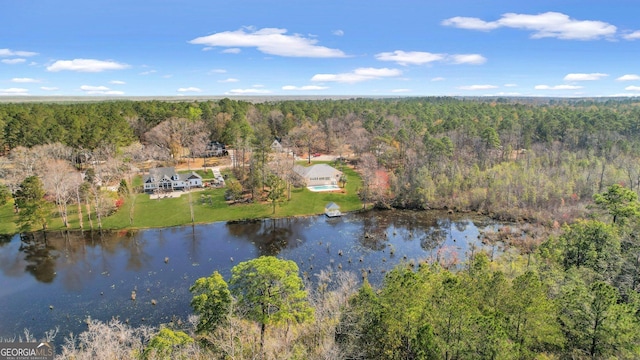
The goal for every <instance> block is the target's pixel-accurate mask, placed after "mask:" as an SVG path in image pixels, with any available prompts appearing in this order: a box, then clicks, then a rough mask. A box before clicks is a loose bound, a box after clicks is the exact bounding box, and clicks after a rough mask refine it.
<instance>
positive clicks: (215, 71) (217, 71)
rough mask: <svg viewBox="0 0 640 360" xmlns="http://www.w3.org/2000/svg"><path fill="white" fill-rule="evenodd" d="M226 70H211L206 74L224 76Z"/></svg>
mask: <svg viewBox="0 0 640 360" xmlns="http://www.w3.org/2000/svg"><path fill="white" fill-rule="evenodd" d="M226 73H227V70H225V69H213V70H211V71H209V72H208V74H226Z"/></svg>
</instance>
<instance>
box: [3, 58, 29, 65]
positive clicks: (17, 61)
mask: <svg viewBox="0 0 640 360" xmlns="http://www.w3.org/2000/svg"><path fill="white" fill-rule="evenodd" d="M0 61H2V63H3V64H7V65H15V64H22V63H23V62H25V61H27V60H25V59H2V60H0Z"/></svg>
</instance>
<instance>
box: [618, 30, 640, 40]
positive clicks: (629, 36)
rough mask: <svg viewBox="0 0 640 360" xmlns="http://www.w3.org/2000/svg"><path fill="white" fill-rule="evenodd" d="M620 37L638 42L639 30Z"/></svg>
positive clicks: (639, 37)
mask: <svg viewBox="0 0 640 360" xmlns="http://www.w3.org/2000/svg"><path fill="white" fill-rule="evenodd" d="M622 37H623V38H625V39H627V40H638V39H640V30H638V31H634V32H632V33H629V34H625V35H623V36H622Z"/></svg>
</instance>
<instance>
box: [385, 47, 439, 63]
mask: <svg viewBox="0 0 640 360" xmlns="http://www.w3.org/2000/svg"><path fill="white" fill-rule="evenodd" d="M375 58H376V59H377V60H380V61H394V62H396V63H398V64H400V65H423V64H428V63H430V62H434V61H441V60H444V58H445V55H444V54H432V53H429V52H422V51H402V50H396V51H394V52H383V53H379V54H376V55H375Z"/></svg>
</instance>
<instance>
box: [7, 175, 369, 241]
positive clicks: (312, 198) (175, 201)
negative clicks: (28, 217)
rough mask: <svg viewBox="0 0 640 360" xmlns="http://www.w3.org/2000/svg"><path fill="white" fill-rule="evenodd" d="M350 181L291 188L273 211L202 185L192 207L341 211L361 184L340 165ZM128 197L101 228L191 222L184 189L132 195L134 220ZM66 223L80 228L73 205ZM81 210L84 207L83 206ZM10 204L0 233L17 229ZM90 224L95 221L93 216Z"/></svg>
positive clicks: (254, 213)
mask: <svg viewBox="0 0 640 360" xmlns="http://www.w3.org/2000/svg"><path fill="white" fill-rule="evenodd" d="M343 171H344V173H345V174H346V175H347V177H348V179H349V181H348V182H347V185H346V188H345V189H344V190H343V191H342V192H335V193H334V192H311V191H309V189H307V188H297V189H296V188H294V189H292V191H291V200H285V201H283V202H280V203H278V205H277V207H276V212H275V214H273V213H272V212H273V208H272V205H271V203H268V202H264V203H250V204H227V202H226V201H225V200H224V192H225V189H224V188H222V189H204V190H194V191H192V192H191V202H192V204H193V209H194V217H195V222H196V223H209V222H216V221H230V220H245V219H260V218H269V217H289V216H302V215H315V214H322V213H324V207H325V205H326V204H327V203H329V202H331V201H333V202H335V203H336V204H338V205H340V208H341V210H342V211H343V212H346V211H354V210H358V209H360V208H361V207H362V203H361V202H360V199H359V198H358V194H357V190H358V189H359V188H360V187H361V186H362V181H361V179H360V176H359V175H358V174H357V173H356V172H355V171H354V170H353V169H351V168H348V167H345V168H344V169H343ZM129 201H130V200H129V199H125V203H124V205H123V206H122V207H121V208H120V210H118V211H117V212H116V213H115V214H113V215H111V216H109V217H106V218H103V219H102V227H103V229H112V230H121V229H141V228H153V227H170V226H179V225H188V224H190V223H191V212H190V210H189V194H188V193H184V194H182V196H181V197H179V198H167V199H151V198H150V197H149V195H148V194H137V195H135V202H134V212H133V224H131V223H130V221H129V209H130V202H129ZM68 210H69V211H68V212H69V223H70V227H71V228H72V229H79V228H80V226H79V220H78V213H77V207H76V206H75V205H72V206H70V207H69V209H68ZM82 211H85V209H84V207H83V209H82ZM14 220H15V217H14V214H13V204H12V203H11V204H7V205H5V206H2V207H0V233H2V234H12V233H15V232H16V231H17V229H16V227H15V225H14ZM83 222H84V228H85V229H88V228H89V220H88V219H87V217H86V214H84V219H83ZM93 227H94V228H97V227H98V223H97V221H96V220H95V219H93ZM62 228H63V225H62V221H61V219H60V217H59V215H58V213H57V212H53V213H52V215H51V221H50V223H49V229H51V230H55V229H62Z"/></svg>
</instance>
